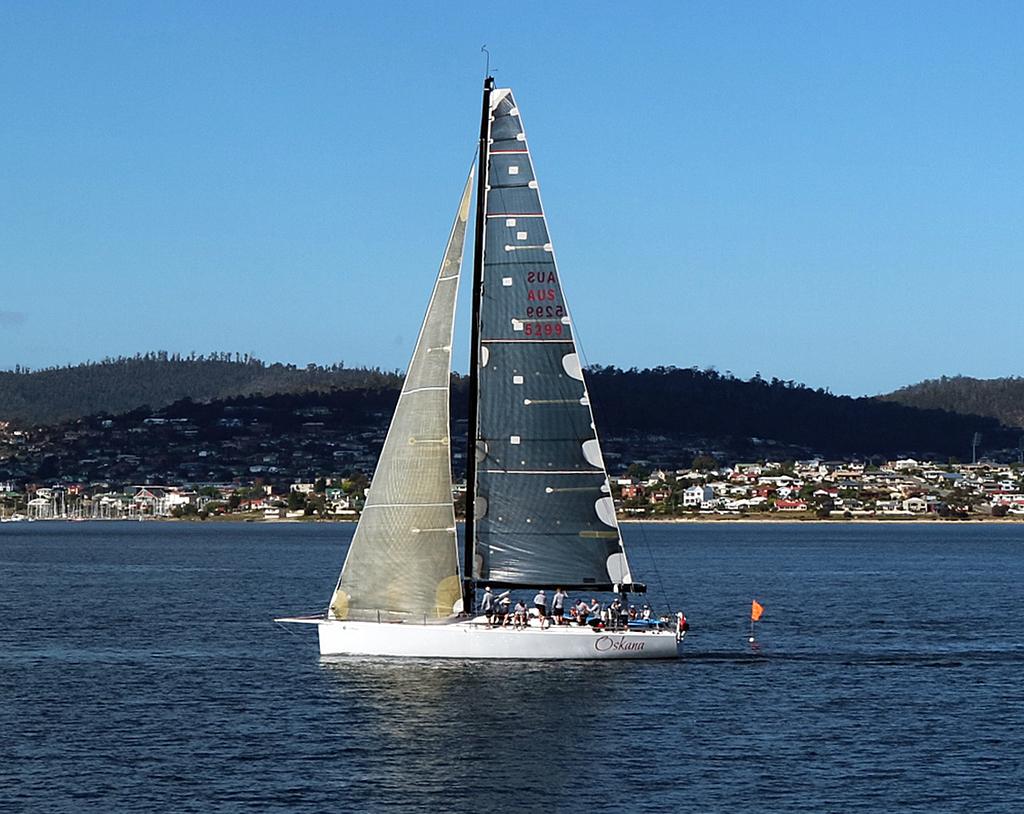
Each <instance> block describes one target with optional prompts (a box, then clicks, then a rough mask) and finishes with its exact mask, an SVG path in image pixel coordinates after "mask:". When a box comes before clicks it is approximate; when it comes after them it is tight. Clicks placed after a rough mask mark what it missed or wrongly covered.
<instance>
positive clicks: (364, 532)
mask: <svg viewBox="0 0 1024 814" xmlns="http://www.w3.org/2000/svg"><path fill="white" fill-rule="evenodd" d="M472 180H473V173H472V171H471V172H470V175H469V179H468V180H467V181H466V187H465V190H464V192H463V194H462V201H461V203H460V205H459V211H458V215H457V216H456V219H455V224H454V226H453V227H452V232H451V236H450V238H449V240H448V248H447V250H446V251H445V256H444V261H443V262H442V263H441V270H440V272H439V274H438V277H437V282H436V284H435V286H434V293H433V296H432V297H431V299H430V304H429V305H428V307H427V314H426V317H424V320H423V327H422V328H421V329H420V335H419V339H418V340H417V342H416V349H415V351H414V352H413V356H412V361H411V362H410V363H409V370H408V372H407V374H406V377H405V383H404V385H403V387H402V393H401V395H400V396H399V399H398V406H397V407H396V408H395V414H394V417H393V418H392V419H391V427H390V429H389V430H388V435H387V439H386V440H385V442H384V448H383V450H382V451H381V456H380V460H379V461H378V463H377V470H376V472H375V473H374V476H373V481H372V483H371V485H370V489H369V493H368V494H367V498H366V506H365V508H364V509H363V514H362V517H361V518H360V520H359V525H358V526H357V527H356V533H355V536H354V538H353V540H352V546H351V547H350V548H349V552H348V556H347V557H346V559H345V565H344V567H343V568H342V571H341V576H340V578H339V580H338V586H337V588H336V589H335V591H334V595H333V596H332V597H331V604H330V610H329V616H330V617H331V618H335V619H353V620H377V619H380V620H381V621H417V622H423V621H430V620H437V619H441V618H444V617H447V616H449V615H451V613H452V609H453V605H454V604H455V602H456V601H457V600H458V598H459V597H460V595H461V588H460V581H459V566H458V543H457V541H456V535H455V510H454V506H453V504H452V493H451V483H452V476H451V439H450V435H449V417H448V416H449V390H448V387H449V380H450V375H451V346H452V326H453V323H454V319H455V301H456V295H457V293H458V285H459V272H460V268H461V265H462V252H463V246H464V245H465V238H466V222H467V219H468V217H469V200H470V193H471V191H472Z"/></svg>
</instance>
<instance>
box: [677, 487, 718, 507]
mask: <svg viewBox="0 0 1024 814" xmlns="http://www.w3.org/2000/svg"><path fill="white" fill-rule="evenodd" d="M714 496H715V490H714V489H712V488H711V487H710V486H699V485H697V484H694V485H693V486H689V487H687V488H686V489H684V490H683V507H684V508H690V507H693V508H696V507H699V506H700V505H701V504H702V503H704V502H705V501H706V500H712V499H713V498H714Z"/></svg>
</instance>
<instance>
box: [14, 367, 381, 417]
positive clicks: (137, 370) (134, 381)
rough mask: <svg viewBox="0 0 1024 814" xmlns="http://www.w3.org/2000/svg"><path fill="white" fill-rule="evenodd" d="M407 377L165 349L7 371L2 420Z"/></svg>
mask: <svg viewBox="0 0 1024 814" xmlns="http://www.w3.org/2000/svg"><path fill="white" fill-rule="evenodd" d="M400 382H401V378H400V377H399V376H398V375H396V374H394V373H385V372H382V371H380V370H377V369H363V368H352V369H350V368H346V367H344V366H343V365H332V366H330V367H320V366H317V365H308V366H306V367H302V368H299V367H295V366H294V365H282V364H266V363H265V362H262V361H260V360H259V359H254V358H252V357H249V356H244V355H241V354H228V353H215V354H210V355H206V356H199V355H196V354H192V355H190V356H179V355H177V354H168V353H165V352H162V351H158V352H154V353H146V354H136V355H135V356H133V357H118V358H116V359H104V360H103V361H102V362H86V363H84V364H80V365H73V366H68V367H55V368H47V369H45V370H35V371H29V370H24V369H21V368H16V369H15V370H13V371H4V372H0V421H10V422H11V423H12V424H14V425H23V424H53V423H56V422H59V421H64V420H67V419H73V418H80V417H82V416H87V415H94V414H97V413H107V414H111V415H116V414H119V413H125V412H128V411H130V410H133V409H135V408H137V407H140V406H142V405H149V406H150V407H152V408H154V409H157V408H160V407H163V406H165V405H168V404H171V403H173V402H175V401H177V400H178V399H183V398H189V399H192V400H193V401H207V400H210V399H223V398H229V397H232V396H248V395H256V394H263V395H273V394H277V393H304V392H312V391H325V392H326V391H330V390H347V389H353V388H360V389H377V388H396V387H398V386H399V383H400Z"/></svg>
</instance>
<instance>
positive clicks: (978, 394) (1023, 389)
mask: <svg viewBox="0 0 1024 814" xmlns="http://www.w3.org/2000/svg"><path fill="white" fill-rule="evenodd" d="M880 398H882V399H885V400H886V401H895V402H898V403H899V404H905V405H907V406H908V407H919V408H923V409H928V410H948V411H950V412H953V413H973V414H975V415H985V416H991V417H992V418H996V419H998V420H999V421H1001V422H1002V423H1003V424H1006V425H1007V426H1011V427H1024V378H1022V377H1020V376H1010V377H1007V378H1003V379H974V378H971V377H970V376H942V377H940V378H938V379H926V380H925V381H923V382H920V383H918V384H912V385H910V386H909V387H901V388H900V389H899V390H895V391H893V392H892V393H889V394H887V395H885V396H880Z"/></svg>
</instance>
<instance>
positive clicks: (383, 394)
mask: <svg viewBox="0 0 1024 814" xmlns="http://www.w3.org/2000/svg"><path fill="white" fill-rule="evenodd" d="M1011 381H1015V382H1018V383H1019V382H1020V381H1021V380H1011ZM587 382H588V387H589V392H590V399H591V402H592V404H593V406H594V413H595V418H596V421H597V427H598V431H599V433H600V434H601V436H602V437H603V438H606V439H607V438H610V437H617V439H618V440H617V441H616V444H617V447H619V448H621V450H620V451H621V453H622V454H623V455H626V456H629V455H634V456H638V457H648V458H650V457H652V456H653V455H655V454H657V456H658V457H659V458H665V459H666V460H668V459H669V458H672V459H673V461H674V462H675V463H677V464H679V465H682V464H685V463H688V462H689V460H690V458H689V457H685V456H686V455H689V454H690V453H689V452H685V450H694V451H697V450H703V449H717V450H720V451H723V452H727V451H730V452H731V453H732V454H733V455H735V456H739V457H758V455H759V454H763V451H764V450H765V449H766V447H765V446H764V443H763V442H764V441H765V440H770V441H771V442H775V443H777V444H778V445H779V446H780V447H788V448H791V451H792V454H799V453H801V452H807V453H808V454H809V453H810V452H812V451H813V452H815V453H819V454H827V455H834V456H837V457H841V456H848V455H896V454H899V453H916V454H920V455H925V454H933V455H938V456H943V457H958V458H960V459H961V460H970V457H971V454H972V447H971V440H972V438H973V435H974V433H981V434H982V435H983V442H982V447H981V450H980V452H981V453H983V454H988V453H990V452H991V451H994V450H999V449H1011V450H1015V449H1016V448H1017V445H1018V442H1019V436H1020V431H1019V430H1010V429H1008V428H1007V427H1005V426H1002V425H1001V424H1000V422H999V421H998V420H997V419H995V418H993V417H991V416H990V415H989V416H982V415H960V414H956V413H952V412H948V411H947V410H942V409H920V408H917V407H911V406H906V405H904V404H900V403H896V401H895V400H891V399H890V400H883V399H878V398H851V397H849V396H835V395H833V394H831V393H829V392H827V391H825V390H822V389H818V390H812V389H811V388H808V387H805V386H804V385H802V384H798V383H795V382H792V381H782V380H779V379H764V378H762V377H761V376H760V375H755V376H754V377H753V378H751V379H749V380H743V379H738V378H736V377H734V376H732V375H731V374H728V373H726V374H720V373H718V372H716V371H714V370H710V369H709V370H699V369H696V368H675V367H657V368H652V369H646V370H638V369H635V368H634V369H631V370H621V369H619V368H615V367H600V366H595V367H591V368H589V369H588V372H587ZM400 384H401V375H400V374H399V373H397V372H394V373H386V372H382V371H380V370H377V369H371V370H367V369H348V368H345V367H344V366H343V365H334V366H331V367H321V366H317V365H309V366H307V367H304V368H300V367H296V366H294V365H283V364H272V365H268V364H266V363H264V362H262V361H260V360H259V359H253V358H249V357H246V356H242V355H232V354H225V353H221V354H211V355H207V356H197V355H192V356H188V357H183V356H176V355H171V354H166V353H148V354H140V355H137V356H135V357H131V358H123V357H122V358H118V359H106V360H104V361H102V362H88V363H85V364H81V365H75V366H69V367H64V368H51V369H47V370H41V371H34V372H28V371H22V370H20V369H19V370H15V371H9V372H4V373H0V421H4V420H8V421H12V422H13V423H14V424H15V425H16V426H17V425H19V424H21V425H25V424H32V425H43V424H56V423H58V422H61V421H67V420H74V419H78V418H82V417H85V416H90V415H92V416H95V415H101V414H102V415H107V416H112V415H120V414H126V413H129V412H132V411H139V416H140V418H139V421H141V420H142V419H143V418H145V417H146V416H148V415H150V414H151V411H157V410H160V409H161V408H164V407H166V406H168V405H171V404H174V403H175V402H178V401H180V400H183V399H189V400H191V402H193V403H194V404H195V406H194V407H192V408H190V409H199V404H200V403H203V402H209V403H213V402H224V401H226V400H232V399H237V398H240V397H250V396H253V397H261V398H262V399H270V398H271V397H275V396H289V397H293V398H290V400H289V401H288V403H289V404H290V405H291V407H290V409H291V408H294V409H299V408H301V407H302V405H303V403H304V400H305V401H308V402H309V403H310V404H319V403H320V402H318V401H317V398H321V399H323V398H327V399H329V398H331V396H330V394H331V393H334V392H336V391H351V394H352V395H353V396H356V395H357V394H358V393H363V394H364V395H361V396H359V398H360V399H365V398H367V397H369V398H370V399H371V401H373V402H374V403H377V402H378V401H379V398H378V397H380V398H383V399H384V402H386V403H388V404H393V402H394V398H395V397H396V396H397V391H398V388H399V387H400ZM318 393H319V394H322V396H319V397H318V396H315V395H314V394H318ZM467 398H468V387H467V383H466V380H465V378H463V377H460V376H458V375H455V376H453V392H452V412H453V418H454V419H456V420H460V419H461V420H464V419H465V416H466V414H467V409H466V407H467V404H466V400H467ZM257 400H259V399H257ZM346 403H347V402H346ZM211 406H216V405H213V404H211ZM924 406H930V405H924ZM983 407H984V405H980V404H979V406H978V408H977V411H978V412H979V413H980V412H983V411H984V410H983ZM388 412H389V411H387V410H385V412H384V414H382V418H381V421H382V422H384V427H386V421H387V417H386V416H387V414H388ZM984 412H990V411H984ZM344 415H345V421H350V420H351V415H350V414H349V413H348V412H345V413H344ZM641 442H643V443H641ZM638 445H639V446H638ZM645 445H646V447H645V448H646V449H649V450H650V451H651V454H647V452H645V451H644V450H643V449H642V447H644V446H645ZM787 454H789V453H787ZM680 456H683V457H680ZM677 458H678V460H676V459H677Z"/></svg>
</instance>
